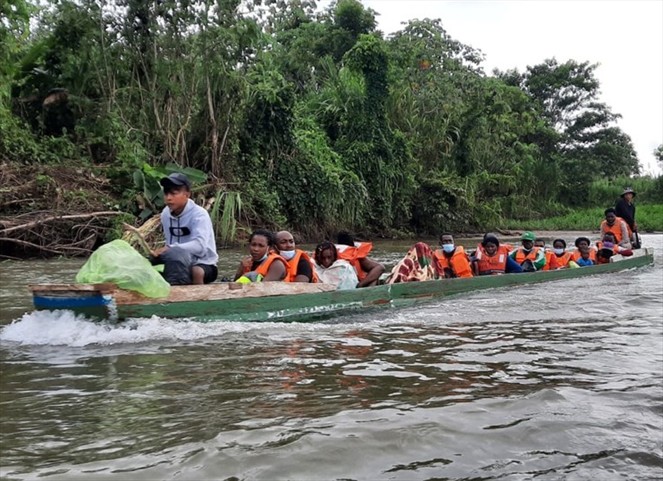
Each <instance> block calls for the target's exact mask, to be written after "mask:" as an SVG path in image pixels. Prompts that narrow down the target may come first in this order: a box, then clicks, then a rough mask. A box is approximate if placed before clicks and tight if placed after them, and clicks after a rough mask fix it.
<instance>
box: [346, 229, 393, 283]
mask: <svg viewBox="0 0 663 481" xmlns="http://www.w3.org/2000/svg"><path fill="white" fill-rule="evenodd" d="M337 241H338V244H336V250H337V251H338V257H339V258H341V259H344V260H346V261H348V262H349V263H350V264H352V267H354V268H355V271H356V273H357V278H358V279H359V284H358V285H357V287H368V286H374V285H376V284H377V283H378V279H379V278H380V275H382V273H383V272H384V266H383V265H382V264H380V263H378V262H375V261H374V260H372V259H370V258H369V257H368V253H369V252H370V251H371V250H372V249H373V244H372V243H370V242H355V240H354V238H353V237H352V236H351V235H350V234H349V233H348V232H339V234H338V239H337Z"/></svg>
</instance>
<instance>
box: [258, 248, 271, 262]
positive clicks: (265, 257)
mask: <svg viewBox="0 0 663 481" xmlns="http://www.w3.org/2000/svg"><path fill="white" fill-rule="evenodd" d="M268 255H269V251H267V254H265V255H264V256H262V257H261V258H260V259H258V262H262V261H264V260H265V259H267V256H268Z"/></svg>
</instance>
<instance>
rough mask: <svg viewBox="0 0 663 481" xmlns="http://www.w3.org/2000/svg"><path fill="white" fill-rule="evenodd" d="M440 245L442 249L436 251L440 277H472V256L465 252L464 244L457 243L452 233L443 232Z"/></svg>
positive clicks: (437, 268)
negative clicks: (458, 244)
mask: <svg viewBox="0 0 663 481" xmlns="http://www.w3.org/2000/svg"><path fill="white" fill-rule="evenodd" d="M440 245H441V246H442V249H437V250H436V251H435V252H434V255H435V261H436V262H437V265H436V270H437V272H438V275H439V277H442V278H453V277H472V267H471V266H470V258H469V256H468V255H467V254H466V253H465V249H463V246H457V245H455V244H454V238H453V236H452V235H451V234H442V235H441V236H440Z"/></svg>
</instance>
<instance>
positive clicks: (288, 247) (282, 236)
mask: <svg viewBox="0 0 663 481" xmlns="http://www.w3.org/2000/svg"><path fill="white" fill-rule="evenodd" d="M276 250H277V251H278V254H279V255H280V256H281V257H283V258H284V259H285V260H286V261H287V262H288V274H287V276H286V279H285V280H286V281H288V282H318V276H317V274H316V273H315V271H314V270H313V264H312V262H311V258H310V257H309V255H308V254H307V253H306V252H304V251H303V250H301V249H297V248H296V246H295V238H294V237H293V236H292V234H291V233H290V232H288V231H287V230H282V231H279V232H277V233H276Z"/></svg>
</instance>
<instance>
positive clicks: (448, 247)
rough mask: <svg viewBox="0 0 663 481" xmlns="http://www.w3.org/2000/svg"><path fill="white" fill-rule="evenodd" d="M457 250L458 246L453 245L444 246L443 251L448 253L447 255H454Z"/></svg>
mask: <svg viewBox="0 0 663 481" xmlns="http://www.w3.org/2000/svg"><path fill="white" fill-rule="evenodd" d="M455 248H456V246H455V245H453V244H442V250H443V251H444V252H446V253H447V254H450V253H452V252H453V251H454V249H455Z"/></svg>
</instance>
